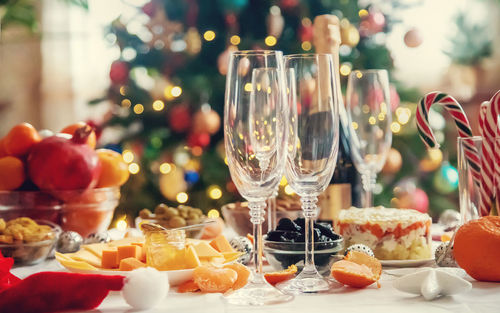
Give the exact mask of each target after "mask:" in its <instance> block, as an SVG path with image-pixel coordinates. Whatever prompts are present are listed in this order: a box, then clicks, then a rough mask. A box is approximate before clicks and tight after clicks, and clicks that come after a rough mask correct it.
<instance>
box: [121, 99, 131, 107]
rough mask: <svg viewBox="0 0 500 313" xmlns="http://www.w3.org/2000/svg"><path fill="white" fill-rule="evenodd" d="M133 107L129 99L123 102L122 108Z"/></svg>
mask: <svg viewBox="0 0 500 313" xmlns="http://www.w3.org/2000/svg"><path fill="white" fill-rule="evenodd" d="M131 105H132V102H130V100H129V99H123V100H122V107H124V108H130V106H131Z"/></svg>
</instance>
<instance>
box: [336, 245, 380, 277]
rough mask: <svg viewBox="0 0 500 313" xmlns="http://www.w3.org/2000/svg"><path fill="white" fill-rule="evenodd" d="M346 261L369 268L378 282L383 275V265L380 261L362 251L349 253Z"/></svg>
mask: <svg viewBox="0 0 500 313" xmlns="http://www.w3.org/2000/svg"><path fill="white" fill-rule="evenodd" d="M344 260H346V261H351V262H354V263H356V264H359V265H366V266H368V268H369V269H370V270H371V271H372V273H373V275H374V276H375V279H376V280H378V279H379V278H380V275H381V274H382V264H381V263H380V261H379V260H377V259H376V258H374V257H372V256H369V255H368V254H366V253H363V252H360V251H349V252H348V253H347V255H346V256H345V257H344Z"/></svg>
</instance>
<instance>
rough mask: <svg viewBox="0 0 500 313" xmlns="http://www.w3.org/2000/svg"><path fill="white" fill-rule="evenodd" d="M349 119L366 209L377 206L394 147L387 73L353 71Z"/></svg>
mask: <svg viewBox="0 0 500 313" xmlns="http://www.w3.org/2000/svg"><path fill="white" fill-rule="evenodd" d="M346 97H347V116H348V120H349V123H348V124H349V132H350V134H351V140H352V143H351V145H352V154H353V163H354V165H355V166H356V169H357V170H358V172H359V173H360V174H361V180H362V182H363V189H364V191H365V196H364V199H363V207H365V208H367V207H371V206H373V198H372V193H373V187H374V185H375V182H376V179H377V173H378V172H380V171H381V170H382V167H383V166H384V164H385V160H386V158H387V154H388V152H389V150H390V148H391V143H392V132H391V129H390V127H391V122H392V114H391V107H390V103H391V102H390V99H389V78H388V74H387V71H386V70H364V71H353V72H352V73H351V74H350V75H349V80H348V83H347V93H346Z"/></svg>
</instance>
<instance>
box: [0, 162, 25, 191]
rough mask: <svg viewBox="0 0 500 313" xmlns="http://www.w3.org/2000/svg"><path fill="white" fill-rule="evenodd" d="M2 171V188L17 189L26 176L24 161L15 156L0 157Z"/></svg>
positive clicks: (0, 184) (0, 181)
mask: <svg viewBox="0 0 500 313" xmlns="http://www.w3.org/2000/svg"><path fill="white" fill-rule="evenodd" d="M0 173H1V175H0V190H14V189H17V188H19V187H21V185H22V184H23V183H24V180H25V178H26V174H25V170H24V164H23V162H22V161H21V160H19V159H18V158H15V157H13V156H6V157H3V158H0Z"/></svg>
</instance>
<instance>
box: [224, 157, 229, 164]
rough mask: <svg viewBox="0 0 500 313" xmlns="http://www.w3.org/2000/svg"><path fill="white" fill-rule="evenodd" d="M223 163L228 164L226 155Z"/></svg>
mask: <svg viewBox="0 0 500 313" xmlns="http://www.w3.org/2000/svg"><path fill="white" fill-rule="evenodd" d="M224 163H226V165H228V164H229V163H228V161H227V157H225V158H224Z"/></svg>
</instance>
